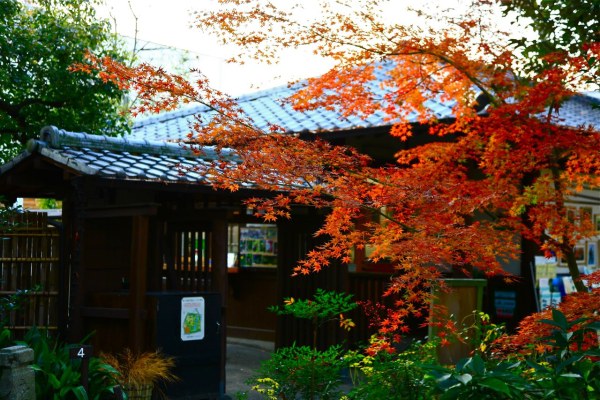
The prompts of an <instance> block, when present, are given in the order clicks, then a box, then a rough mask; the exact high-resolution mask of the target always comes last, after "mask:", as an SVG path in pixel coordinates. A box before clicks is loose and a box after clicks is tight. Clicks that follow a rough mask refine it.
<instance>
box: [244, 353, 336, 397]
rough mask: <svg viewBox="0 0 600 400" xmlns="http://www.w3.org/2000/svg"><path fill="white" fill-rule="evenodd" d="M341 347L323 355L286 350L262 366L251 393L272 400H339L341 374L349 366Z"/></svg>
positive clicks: (253, 382)
mask: <svg viewBox="0 0 600 400" xmlns="http://www.w3.org/2000/svg"><path fill="white" fill-rule="evenodd" d="M343 355H344V351H343V350H342V348H341V347H340V346H331V347H329V348H328V349H326V350H324V351H319V350H316V349H314V348H310V347H308V346H295V345H294V346H291V347H283V348H281V349H278V350H277V351H275V352H274V353H273V355H272V356H271V358H270V359H269V360H267V361H265V362H263V363H262V365H261V367H260V369H259V371H258V374H257V377H255V378H253V379H251V380H250V381H249V382H248V383H249V384H250V385H251V389H252V390H253V391H255V392H257V393H260V394H261V395H263V396H264V398H266V399H269V400H276V399H283V400H292V399H297V398H302V399H307V400H308V399H310V400H315V399H319V400H327V399H331V400H334V399H335V400H337V399H339V398H340V397H341V395H342V391H341V389H340V385H341V383H342V380H341V372H342V370H343V369H344V368H346V367H347V366H348V362H347V360H346V359H345V358H344V357H343Z"/></svg>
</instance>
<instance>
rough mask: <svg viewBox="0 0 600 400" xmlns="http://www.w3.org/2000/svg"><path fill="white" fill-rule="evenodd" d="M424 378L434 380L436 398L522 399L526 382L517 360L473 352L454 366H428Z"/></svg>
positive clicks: (526, 385)
mask: <svg viewBox="0 0 600 400" xmlns="http://www.w3.org/2000/svg"><path fill="white" fill-rule="evenodd" d="M425 370H426V371H427V374H426V377H425V379H426V380H428V381H430V382H434V390H433V393H434V394H436V395H437V396H438V397H436V398H439V399H522V398H525V395H524V391H525V390H526V389H527V388H528V387H529V383H528V382H527V381H526V380H525V379H524V378H523V377H521V371H522V370H521V364H520V363H519V362H515V363H508V362H497V363H496V362H488V363H486V362H485V361H484V359H483V358H482V357H481V356H480V355H478V354H476V355H474V356H473V357H469V358H464V359H462V360H460V361H459V362H458V363H457V364H456V366H455V367H454V368H447V367H443V366H440V365H429V366H426V367H425Z"/></svg>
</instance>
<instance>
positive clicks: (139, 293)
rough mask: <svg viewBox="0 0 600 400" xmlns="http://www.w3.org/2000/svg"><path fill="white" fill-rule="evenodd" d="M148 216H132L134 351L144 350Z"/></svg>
mask: <svg viewBox="0 0 600 400" xmlns="http://www.w3.org/2000/svg"><path fill="white" fill-rule="evenodd" d="M148 226H149V224H148V216H145V215H136V216H133V217H132V227H131V270H130V275H129V285H130V286H129V287H130V293H129V338H130V345H131V348H132V350H133V351H134V352H140V351H142V350H143V346H144V343H143V338H144V333H145V329H144V319H143V317H144V316H143V313H144V310H145V306H146V285H147V282H146V281H147V270H148Z"/></svg>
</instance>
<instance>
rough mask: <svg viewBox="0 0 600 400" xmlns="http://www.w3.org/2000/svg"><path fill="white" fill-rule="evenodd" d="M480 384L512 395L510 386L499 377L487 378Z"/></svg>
mask: <svg viewBox="0 0 600 400" xmlns="http://www.w3.org/2000/svg"><path fill="white" fill-rule="evenodd" d="M479 385H480V386H483V387H487V388H489V389H492V390H494V391H496V392H500V393H504V394H506V395H507V396H510V387H509V386H508V385H507V384H506V383H505V382H503V381H501V380H500V379H498V378H485V379H484V380H482V381H481V382H479Z"/></svg>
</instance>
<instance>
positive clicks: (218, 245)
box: [211, 217, 229, 392]
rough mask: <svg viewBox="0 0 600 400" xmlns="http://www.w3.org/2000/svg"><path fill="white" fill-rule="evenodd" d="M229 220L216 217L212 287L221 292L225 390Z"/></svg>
mask: <svg viewBox="0 0 600 400" xmlns="http://www.w3.org/2000/svg"><path fill="white" fill-rule="evenodd" d="M227 240H228V235H227V220H226V219H225V218H224V217H223V218H215V219H214V220H213V229H212V243H211V246H212V249H211V250H212V251H211V253H212V270H211V274H212V277H211V278H212V279H211V280H212V289H213V290H214V291H217V292H219V293H220V294H221V301H222V303H221V304H222V308H221V349H222V350H223V351H221V366H220V368H221V373H220V376H221V379H222V380H221V382H222V385H223V392H224V391H225V382H226V377H225V362H226V358H227V293H228V290H229V286H228V285H229V282H228V275H227Z"/></svg>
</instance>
